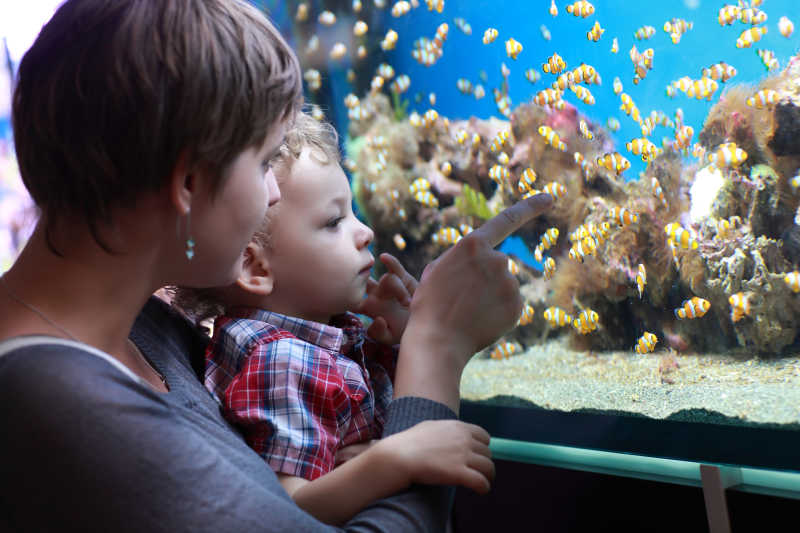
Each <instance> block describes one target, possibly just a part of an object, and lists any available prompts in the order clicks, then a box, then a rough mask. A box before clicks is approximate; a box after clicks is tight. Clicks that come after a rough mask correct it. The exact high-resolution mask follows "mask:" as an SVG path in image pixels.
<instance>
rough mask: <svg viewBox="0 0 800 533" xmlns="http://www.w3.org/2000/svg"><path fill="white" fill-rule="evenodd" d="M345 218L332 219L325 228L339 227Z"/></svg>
mask: <svg viewBox="0 0 800 533" xmlns="http://www.w3.org/2000/svg"><path fill="white" fill-rule="evenodd" d="M343 218H344V217H335V218H332V219H330V220H329V221H328V222H327V223H326V224H325V227H326V228H335V227H336V226H338V225H339V222H341V221H342V219H343Z"/></svg>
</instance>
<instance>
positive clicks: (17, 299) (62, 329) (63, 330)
mask: <svg viewBox="0 0 800 533" xmlns="http://www.w3.org/2000/svg"><path fill="white" fill-rule="evenodd" d="M0 282H2V284H3V290H5V292H6V294H8V296H9V297H10V298H11V299H12V300H14V301H15V302H17V303H18V304H20V305H22V306H24V307H26V308H27V309H30V310H31V311H33V312H34V313H36V314H37V315H38V316H39V318H41V319H42V320H44V321H45V322H47V323H48V324H50V325H51V326H53V327H54V328H55V329H57V330H58V331H60V332H61V333H63V334H64V335H66V336H67V337H69V338H70V339H71V340H73V341H75V342H81V341H79V340H78V339H77V338H76V337H75V335H73V334H72V333H70V332H69V331H68V330H67V329H66V328H65V327H63V326H61V325H60V324H58V323H56V322H55V321H53V320H51V319H50V317H48V316H47V315H46V314H44V313H43V312H42V311H40V310H39V309H37V308H36V307H34V306H32V305H31V304H29V303H28V302H26V301H25V300H23V299H22V298H20V297H19V296H17V295H16V294H14V292H12V291H11V287H9V286H8V282H7V281H6V277H5V276H0ZM128 342H129V343H130V344H131V346H132V347H133V348H134V351H135V352H136V354H137V355H138V356H139V357H141V358H142V360H144V362H145V363H146V364H147V366H149V367H150V369H151V370H152V371H153V372H155V373H156V375H157V376H158V379H160V380H161V383H162V384H163V385H165V386H166V384H167V379H166V378H165V377H164V374H162V373H161V372H159V371H158V370H156V367H154V366H153V365H151V364H150V361H148V360H147V358H146V357H145V356H144V354H142V353H141V352H140V351H139V348H137V347H136V345H135V344H133V341H131V340H130V339H128Z"/></svg>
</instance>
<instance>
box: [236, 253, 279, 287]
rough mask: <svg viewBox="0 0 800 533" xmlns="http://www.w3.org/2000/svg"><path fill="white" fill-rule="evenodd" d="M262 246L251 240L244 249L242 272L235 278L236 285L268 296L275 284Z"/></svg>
mask: <svg viewBox="0 0 800 533" xmlns="http://www.w3.org/2000/svg"><path fill="white" fill-rule="evenodd" d="M265 252H266V250H264V247H263V246H262V245H260V244H257V243H254V242H251V243H249V244H248V245H247V247H246V248H245V249H244V260H243V261H242V273H241V274H239V277H238V278H237V280H236V285H237V286H238V287H239V288H240V289H242V290H244V291H247V292H249V293H251V294H257V295H260V296H269V294H271V293H272V288H273V287H274V284H275V279H274V277H273V275H272V269H271V268H270V267H269V259H268V258H267V254H266V253H265Z"/></svg>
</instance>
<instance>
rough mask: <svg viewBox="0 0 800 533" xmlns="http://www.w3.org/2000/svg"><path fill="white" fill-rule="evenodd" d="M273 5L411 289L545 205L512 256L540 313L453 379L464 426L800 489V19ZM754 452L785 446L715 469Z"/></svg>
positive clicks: (639, 9)
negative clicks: (783, 480) (534, 201)
mask: <svg viewBox="0 0 800 533" xmlns="http://www.w3.org/2000/svg"><path fill="white" fill-rule="evenodd" d="M278 4H279V5H277V4H276V5H274V6H271V5H269V3H267V5H265V7H266V8H267V10H268V11H271V12H272V13H273V15H274V14H275V13H277V14H278V18H279V19H281V20H283V21H284V23H283V30H284V32H285V34H286V35H287V36H288V37H289V39H290V40H291V42H292V44H293V46H294V47H295V49H296V50H298V53H299V55H300V58H301V62H302V68H303V71H304V80H305V89H306V95H307V100H308V102H309V104H310V107H309V110H310V112H311V113H312V114H313V115H314V116H316V117H318V118H319V119H320V120H330V121H332V122H333V123H334V124H335V125H336V126H337V129H338V130H339V132H340V134H341V137H342V144H343V153H344V165H345V167H346V169H347V171H348V172H349V175H350V176H351V183H352V188H353V190H354V197H355V202H356V206H357V209H358V212H359V213H360V215H361V216H362V218H363V219H364V220H365V221H367V222H368V223H369V224H370V225H371V226H372V228H373V229H374V230H375V240H374V243H373V245H372V246H373V249H374V252H375V253H376V254H377V253H380V252H389V253H392V254H394V255H396V256H397V257H398V258H399V259H400V260H401V261H402V262H403V264H404V265H406V267H407V268H408V269H409V271H411V272H412V273H414V274H415V275H417V276H418V275H419V274H420V273H421V271H422V269H423V268H424V266H425V265H426V264H427V263H429V262H430V261H431V260H433V259H435V258H436V257H437V256H438V255H440V254H441V253H443V252H444V251H446V250H447V249H448V247H449V246H452V245H453V244H455V243H456V242H458V240H459V239H460V238H461V237H462V236H463V235H465V234H467V233H469V232H470V231H472V230H473V229H474V228H477V227H479V226H480V225H481V224H482V223H483V222H484V221H485V220H487V219H488V218H490V217H492V216H494V215H495V214H496V213H498V212H499V211H500V210H502V209H503V208H504V207H507V206H510V205H512V204H513V203H514V202H516V201H518V200H520V199H522V198H525V197H526V196H529V195H533V194H537V193H538V192H546V193H548V194H551V195H552V196H553V197H554V199H555V202H554V207H553V208H552V209H551V210H550V211H549V212H547V213H546V214H544V215H543V216H541V217H539V218H538V219H536V220H534V221H532V222H531V223H529V224H527V225H526V226H524V227H522V228H521V229H519V230H518V231H517V232H516V233H515V234H514V235H513V236H511V237H510V238H509V239H508V240H507V241H506V242H504V243H503V244H502V245H501V246H500V249H501V250H502V251H504V252H505V253H507V254H508V266H509V269H510V270H511V271H512V272H513V274H514V275H515V276H516V277H517V278H518V280H519V284H520V291H521V294H522V296H523V298H524V302H525V307H524V310H523V313H522V315H521V316H520V318H519V322H518V324H517V325H516V327H514V328H513V329H512V330H510V331H508V332H507V333H506V334H505V335H504V336H503V337H502V338H500V339H499V340H498V341H497V342H496V343H494V344H493V345H491V346H489V347H487V348H486V349H485V350H484V351H482V352H481V353H479V354H476V356H475V357H474V358H473V360H472V361H471V362H470V364H469V365H468V366H467V368H466V370H465V371H464V374H463V379H462V382H461V393H462V397H463V399H464V400H465V405H467V408H465V409H464V412H466V413H469V412H470V408H469V406H470V405H472V406H473V407H474V406H477V407H474V409H473V411H472V412H475V413H478V412H479V413H483V415H481V416H483V417H484V419H485V420H488V421H489V422H488V424H489V425H491V424H493V423H494V424H495V429H496V431H499V432H501V433H503V432H506V433H507V434H508V436H510V437H513V438H521V439H530V440H543V441H547V442H555V443H559V442H561V443H566V444H571V445H582V446H589V447H592V446H596V447H600V448H603V447H606V448H608V449H615V450H620V451H632V452H641V453H656V454H662V455H667V456H668V455H673V456H686V457H688V458H690V459H707V458H708V457H711V458H716V459H718V460H723V461H725V460H727V461H730V462H744V463H748V464H761V465H766V466H772V467H779V468H792V469H795V470H800V466H799V465H800V460H798V459H797V458H796V457H794V456H795V455H796V454H795V453H794V452H793V451H787V452H786V453H784V452H780V451H777V450H778V448H779V447H780V446H781V443H784V446H788V447H789V448H788V449H790V450H791V449H794V450H796V449H797V448H796V445H797V442H798V440H797V438H798V429H800V425H799V424H800V341H799V340H798V332H800V271H799V267H798V262H800V171H799V169H800V59H799V58H798V56H797V53H798V43H800V40H798V35H800V33H795V31H794V22H797V23H800V17H798V11H797V9H796V7H795V6H796V4H795V3H794V2H793V1H791V0H766V1H765V2H763V3H762V2H761V1H757V0H751V1H739V2H733V3H724V2H722V1H709V0H684V1H682V2H630V1H622V0H618V1H610V0H609V1H604V0H597V1H593V2H589V1H585V0H579V1H574V2H569V1H564V0H537V1H530V0H526V1H521V0H520V1H508V2H486V1H467V0H459V1H455V0H446V1H445V0H411V1H397V2H391V1H388V0H352V1H351V0H348V1H346V2H345V1H333V0H331V1H303V2H286V3H278ZM793 19H795V20H793ZM504 413H506V414H504ZM508 413H512V415H511V417H512V419H513V421H512V422H508V424H506V425H505V426H503V427H502V428H501V427H499V426H497V420H501V419H504V417H505V419H508V416H509V415H508ZM604 417H605V418H604ZM598 420H599V421H600V422H598ZM603 420H606V421H614V422H613V424H614V427H617V428H622V429H615V430H611V429H609V428H607V427H606V430H601V429H598V428H603V427H604V422H603ZM576 421H579V422H576ZM626 421H627V422H626ZM628 422H630V424H633V425H626V424H627V423H628ZM639 422H641V423H646V424H649V425H644V426H641V428H643V429H639V430H637V429H635V427H636V424H637V423H639ZM576 424H578V426H579V427H578V426H576ZM584 424H585V425H584ZM620 424H621V425H620ZM630 428H634V429H633V430H631V429H630ZM709 431H711V433H709ZM714 431H717V433H714ZM637 432H638V433H637ZM587 434H588V435H587ZM595 437H596V438H597V439H596V440H592V439H593V438H595ZM648 438H650V439H651V440H654V439H655V440H658V439H660V440H661V441H662V442H667V444H666V445H664V446H663V447H661V448H659V445H658V444H652V443H651V444H652V445H651V444H642V443H646V441H647V440H648ZM670 439H671V440H670ZM759 439H761V440H759ZM743 440H744V441H745V442H750V443H751V444H752V443H761V444H758V446H761V445H764V446H767V445H768V446H770V448H769V450H767V449H764V448H760V449H758V448H757V447H756V448H753V446H751V451H750V452H746V453H744V455H741V454H739V455H737V454H736V453H733V454H732V455H724V454H723V455H722V456H717V455H714V453H715V450H720V449H722V448H725V447H726V446H734V447H735V446H736V445H734V444H731V443H732V442H739V443H741V442H742V441H743ZM787 443H789V444H787ZM748 454H749V455H748ZM770 457H772V458H770ZM771 461H772V462H771Z"/></svg>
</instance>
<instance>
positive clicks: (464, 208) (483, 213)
mask: <svg viewBox="0 0 800 533" xmlns="http://www.w3.org/2000/svg"><path fill="white" fill-rule="evenodd" d="M455 205H456V209H458V211H459V213H461V214H463V215H464V216H476V217H478V218H482V219H484V220H487V219H490V218H492V217H493V216H494V215H496V214H497V212H496V211H494V210H492V209H491V208H490V207H489V206H488V205H487V204H486V197H485V196H484V195H483V193H481V192H479V191H476V190H475V189H473V188H472V187H470V186H469V185H467V184H466V183H465V184H464V188H463V190H462V193H461V196H459V197H458V198H456V203H455Z"/></svg>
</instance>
